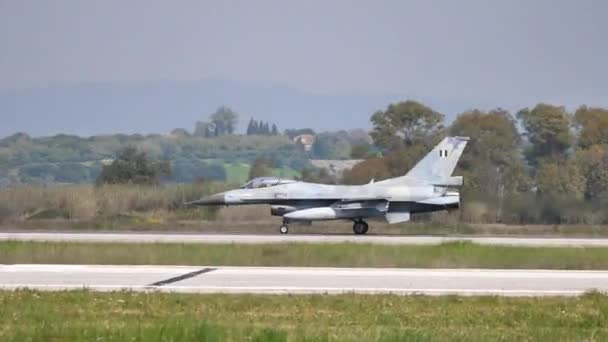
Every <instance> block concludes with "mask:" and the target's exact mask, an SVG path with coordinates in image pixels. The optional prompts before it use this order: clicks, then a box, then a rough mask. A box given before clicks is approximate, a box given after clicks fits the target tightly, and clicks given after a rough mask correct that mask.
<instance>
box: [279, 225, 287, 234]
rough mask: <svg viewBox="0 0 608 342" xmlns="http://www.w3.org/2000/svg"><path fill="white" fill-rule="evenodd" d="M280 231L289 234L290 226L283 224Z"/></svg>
mask: <svg viewBox="0 0 608 342" xmlns="http://www.w3.org/2000/svg"><path fill="white" fill-rule="evenodd" d="M279 232H280V233H281V234H287V233H289V227H288V226H287V225H286V224H282V225H281V228H279Z"/></svg>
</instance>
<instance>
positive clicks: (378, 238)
mask: <svg viewBox="0 0 608 342" xmlns="http://www.w3.org/2000/svg"><path fill="white" fill-rule="evenodd" d="M9 240H10V241H61V242H106V243H201V244H205V243H207V244H230V243H239V244H274V243H361V244H383V245H439V244H442V243H448V242H455V241H468V242H472V243H476V244H480V245H496V246H528V247H541V246H542V247H608V239H606V238H597V239H590V238H530V237H465V236H459V237H442V236H403V235H363V236H361V235H321V234H316V235H299V234H292V235H289V234H288V235H280V234H276V235H270V234H267V235H264V234H262V235H253V234H193V233H182V234H177V233H166V234H165V233H162V234H161V233H55V232H49V233H46V232H45V233H38V232H28V233H21V232H1V233H0V241H9Z"/></svg>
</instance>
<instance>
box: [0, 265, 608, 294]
mask: <svg viewBox="0 0 608 342" xmlns="http://www.w3.org/2000/svg"><path fill="white" fill-rule="evenodd" d="M0 288H2V289H18V288H29V289H38V290H74V289H82V288H87V289H90V290H94V291H118V290H131V291H161V292H187V293H255V294H341V293H360V294H388V293H390V294H399V295H411V294H425V295H469V296H471V295H501V296H576V295H581V294H583V293H585V292H586V291H591V290H597V291H602V292H605V291H607V290H608V271H549V270H479V269H433V270H430V269H372V268H300V267H221V266H219V267H216V266H201V267H191V266H188V267H186V266H102V265H0Z"/></svg>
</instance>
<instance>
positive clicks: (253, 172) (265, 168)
mask: <svg viewBox="0 0 608 342" xmlns="http://www.w3.org/2000/svg"><path fill="white" fill-rule="evenodd" d="M270 175H272V162H271V161H270V160H268V159H265V158H258V159H256V160H255V161H254V162H253V165H251V169H249V179H253V178H256V177H265V176H270Z"/></svg>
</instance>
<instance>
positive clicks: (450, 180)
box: [433, 176, 463, 186]
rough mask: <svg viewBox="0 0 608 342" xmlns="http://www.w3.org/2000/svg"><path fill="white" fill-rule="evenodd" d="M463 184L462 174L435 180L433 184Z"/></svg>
mask: <svg viewBox="0 0 608 342" xmlns="http://www.w3.org/2000/svg"><path fill="white" fill-rule="evenodd" d="M462 184H463V180H462V176H453V177H450V178H447V179H444V180H442V181H438V182H433V185H436V186H462Z"/></svg>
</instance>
